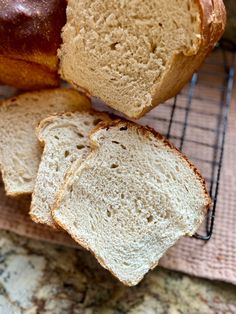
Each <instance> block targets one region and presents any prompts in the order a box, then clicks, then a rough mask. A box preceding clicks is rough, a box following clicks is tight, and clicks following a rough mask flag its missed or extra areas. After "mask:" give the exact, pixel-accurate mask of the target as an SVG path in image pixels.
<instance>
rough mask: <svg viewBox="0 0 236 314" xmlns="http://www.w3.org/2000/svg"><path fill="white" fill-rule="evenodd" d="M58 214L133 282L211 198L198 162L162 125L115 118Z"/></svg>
mask: <svg viewBox="0 0 236 314" xmlns="http://www.w3.org/2000/svg"><path fill="white" fill-rule="evenodd" d="M91 140H92V144H93V146H94V149H93V151H92V153H91V154H90V155H89V157H88V158H87V159H86V161H85V162H84V163H82V164H81V165H80V163H78V165H77V169H76V166H75V165H74V167H73V172H71V173H69V174H68V176H67V180H66V183H65V185H64V187H63V189H62V191H61V193H60V194H59V196H58V200H57V202H56V204H55V206H54V209H53V218H54V219H55V221H56V222H57V223H58V224H59V225H60V226H61V227H62V228H64V229H65V230H66V231H67V232H68V233H69V234H70V235H71V236H72V237H73V238H74V239H75V240H76V241H77V242H78V243H79V244H81V245H82V246H83V247H85V248H86V249H88V250H90V251H91V252H93V253H94V255H95V256H96V258H97V259H98V261H99V263H100V264H101V265H102V266H104V267H105V268H107V269H109V270H110V271H111V272H112V273H113V274H114V275H115V276H116V277H117V278H119V280H120V281H122V282H123V283H124V284H127V285H130V286H131V285H135V284H137V283H138V282H139V281H140V280H141V279H142V278H143V276H144V274H145V273H146V272H148V270H149V269H152V268H154V267H155V266H156V265H157V263H158V260H159V259H160V257H161V256H162V255H163V254H164V252H165V251H166V250H167V249H168V248H169V247H170V246H172V245H173V244H174V243H175V242H176V241H177V240H178V239H179V238H180V237H181V236H183V235H186V234H188V235H192V234H193V233H194V232H195V231H196V230H197V228H198V227H199V225H200V224H201V222H202V220H203V218H204V216H205V214H206V212H207V209H208V207H209V206H210V202H211V200H210V197H209V195H208V193H207V191H206V187H205V182H204V180H203V178H202V177H201V175H200V174H199V172H198V171H197V169H196V168H195V167H194V166H193V165H192V164H191V163H190V162H189V161H188V160H187V158H186V157H185V156H184V155H182V154H181V153H180V152H179V151H178V150H177V149H176V148H175V147H174V146H173V145H171V144H170V143H169V142H168V141H167V140H166V139H164V138H163V137H162V136H161V135H160V134H158V133H156V132H155V131H153V130H151V129H148V128H144V127H142V126H139V125H137V124H134V123H131V122H126V121H125V122H122V121H120V120H118V121H115V122H114V123H112V124H110V125H108V124H107V125H106V124H104V125H102V126H100V127H99V128H98V129H97V130H96V131H95V132H94V133H92V135H91Z"/></svg>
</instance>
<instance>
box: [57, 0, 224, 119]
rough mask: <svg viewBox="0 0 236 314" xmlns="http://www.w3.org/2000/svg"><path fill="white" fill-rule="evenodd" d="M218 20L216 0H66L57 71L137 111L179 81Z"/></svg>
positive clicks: (205, 47) (207, 45)
mask: <svg viewBox="0 0 236 314" xmlns="http://www.w3.org/2000/svg"><path fill="white" fill-rule="evenodd" d="M224 26H225V9H224V4H223V0H196V1H193V0H158V1H157V0H132V1H131V0H122V1H117V0H68V6H67V23H66V25H65V26H64V28H63V32H62V39H63V44H62V46H61V49H60V50H59V58H60V72H61V75H62V77H63V78H64V79H66V80H68V81H69V82H71V83H72V84H74V85H75V86H80V87H82V88H83V89H85V90H86V91H88V92H89V93H90V94H91V95H93V96H98V97H100V98H101V99H102V100H103V101H105V102H106V103H107V104H108V105H110V106H111V107H112V108H114V109H116V110H118V111H120V112H123V113H124V114H125V115H127V116H128V117H130V118H138V117H141V116H142V115H143V114H144V113H145V112H147V111H149V110H150V109H151V108H153V106H156V105H157V104H159V103H161V102H163V101H165V100H166V99H168V98H170V97H172V96H173V95H175V94H176V93H177V92H178V91H179V90H180V89H181V88H182V87H183V85H184V84H185V83H186V82H187V81H188V80H189V79H190V77H191V75H192V74H193V72H194V71H195V70H196V69H197V68H198V67H199V66H200V64H201V63H202V61H203V60H204V58H205V57H206V55H207V54H208V52H209V51H210V50H211V49H212V47H213V46H214V44H215V43H216V41H217V40H218V39H219V37H220V36H221V35H222V33H223V30H224Z"/></svg>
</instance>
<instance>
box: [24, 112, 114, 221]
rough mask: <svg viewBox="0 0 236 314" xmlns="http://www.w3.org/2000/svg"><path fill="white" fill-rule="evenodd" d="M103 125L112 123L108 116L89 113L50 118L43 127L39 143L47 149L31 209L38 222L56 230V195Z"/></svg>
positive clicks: (39, 130)
mask: <svg viewBox="0 0 236 314" xmlns="http://www.w3.org/2000/svg"><path fill="white" fill-rule="evenodd" d="M100 121H111V119H110V118H109V116H108V115H107V114H105V113H101V112H96V111H93V110H90V111H83V112H76V113H65V114H62V115H58V116H54V117H49V118H47V119H44V120H43V121H42V122H41V123H40V125H39V127H38V128H37V133H38V139H39V141H40V142H41V143H42V144H43V145H45V146H44V151H43V155H42V158H41V162H40V165H39V170H38V174H37V178H36V183H35V188H34V192H33V195H32V203H31V209H30V216H31V218H32V219H33V220H34V221H35V222H38V223H42V224H47V225H48V226H50V227H56V226H55V224H54V221H53V219H52V215H51V206H52V205H53V204H54V203H55V195H56V194H57V193H58V191H59V190H60V189H61V185H62V183H63V182H64V179H65V178H64V177H65V174H66V172H67V170H68V169H69V168H70V166H71V165H72V164H73V162H74V161H75V160H77V162H82V161H83V160H84V159H85V157H86V156H87V154H88V153H89V152H90V145H89V133H90V132H91V131H92V130H93V129H94V127H95V126H96V125H97V124H98V123H99V122H100Z"/></svg>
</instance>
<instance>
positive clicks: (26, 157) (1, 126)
mask: <svg viewBox="0 0 236 314" xmlns="http://www.w3.org/2000/svg"><path fill="white" fill-rule="evenodd" d="M89 108H91V104H90V100H89V98H88V97H86V96H83V95H82V94H80V93H78V92H77V91H76V90H73V89H63V88H58V89H48V90H42V91H34V92H28V93H24V94H21V95H19V96H16V97H12V98H9V99H7V100H4V101H3V102H2V103H1V104H0V170H1V172H2V177H3V182H4V185H5V190H6V193H7V195H9V196H18V195H22V194H30V193H32V192H33V188H34V184H35V178H36V174H37V171H38V166H39V162H40V157H41V153H42V149H41V146H40V145H39V143H38V140H37V137H36V135H35V128H36V126H37V125H38V124H39V122H40V121H41V120H42V119H44V118H46V117H48V116H50V115H52V114H54V113H62V112H65V111H75V110H82V109H84V110H86V109H89Z"/></svg>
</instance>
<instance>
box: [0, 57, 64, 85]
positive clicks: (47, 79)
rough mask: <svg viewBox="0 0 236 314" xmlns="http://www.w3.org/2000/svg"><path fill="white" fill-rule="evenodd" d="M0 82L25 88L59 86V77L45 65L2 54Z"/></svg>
mask: <svg viewBox="0 0 236 314" xmlns="http://www.w3.org/2000/svg"><path fill="white" fill-rule="evenodd" d="M0 84H5V85H10V86H14V87H16V88H19V89H25V90H30V89H41V88H47V87H57V86H58V85H59V77H58V74H57V72H56V71H55V70H50V69H48V67H46V66H45V65H41V64H38V63H34V62H29V61H25V60H15V59H12V58H10V57H6V56H1V55H0Z"/></svg>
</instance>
